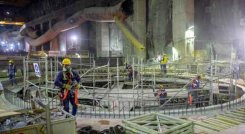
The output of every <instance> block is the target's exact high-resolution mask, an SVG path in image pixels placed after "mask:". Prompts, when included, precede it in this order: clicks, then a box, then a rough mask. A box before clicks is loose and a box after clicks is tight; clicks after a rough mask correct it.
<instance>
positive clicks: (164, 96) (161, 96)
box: [157, 85, 167, 105]
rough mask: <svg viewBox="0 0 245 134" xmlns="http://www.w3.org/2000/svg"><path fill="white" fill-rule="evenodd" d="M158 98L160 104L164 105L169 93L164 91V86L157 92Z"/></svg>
mask: <svg viewBox="0 0 245 134" xmlns="http://www.w3.org/2000/svg"><path fill="white" fill-rule="evenodd" d="M157 96H158V98H159V101H160V104H161V105H163V104H164V103H165V101H166V99H167V91H166V90H165V89H164V86H163V85H160V88H159V90H158V91H157Z"/></svg>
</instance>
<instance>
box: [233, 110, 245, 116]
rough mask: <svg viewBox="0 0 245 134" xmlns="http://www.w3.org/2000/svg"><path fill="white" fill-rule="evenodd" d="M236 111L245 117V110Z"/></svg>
mask: <svg viewBox="0 0 245 134" xmlns="http://www.w3.org/2000/svg"><path fill="white" fill-rule="evenodd" d="M234 112H235V113H239V114H241V115H243V116H244V117H245V112H242V111H234Z"/></svg>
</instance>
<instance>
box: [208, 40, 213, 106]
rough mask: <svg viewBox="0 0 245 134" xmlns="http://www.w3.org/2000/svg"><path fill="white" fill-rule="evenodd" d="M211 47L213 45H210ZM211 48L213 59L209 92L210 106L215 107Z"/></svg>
mask: <svg viewBox="0 0 245 134" xmlns="http://www.w3.org/2000/svg"><path fill="white" fill-rule="evenodd" d="M210 46H211V45H210ZM210 48H211V57H210V69H211V70H210V73H211V74H210V76H211V77H210V90H209V105H213V50H212V47H210Z"/></svg>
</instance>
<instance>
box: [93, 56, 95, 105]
mask: <svg viewBox="0 0 245 134" xmlns="http://www.w3.org/2000/svg"><path fill="white" fill-rule="evenodd" d="M94 75H95V60H94V59H93V107H94V106H95V76H94Z"/></svg>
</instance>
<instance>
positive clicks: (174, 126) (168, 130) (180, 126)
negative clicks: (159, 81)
mask: <svg viewBox="0 0 245 134" xmlns="http://www.w3.org/2000/svg"><path fill="white" fill-rule="evenodd" d="M122 122H123V124H124V127H125V129H126V131H127V133H132V134H134V133H144V134H173V133H175V134H190V133H194V129H193V122H192V121H186V120H182V119H177V118H173V117H170V116H166V115H163V114H159V113H150V114H146V115H142V116H138V117H135V118H132V119H128V120H123V121H122Z"/></svg>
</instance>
